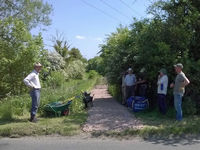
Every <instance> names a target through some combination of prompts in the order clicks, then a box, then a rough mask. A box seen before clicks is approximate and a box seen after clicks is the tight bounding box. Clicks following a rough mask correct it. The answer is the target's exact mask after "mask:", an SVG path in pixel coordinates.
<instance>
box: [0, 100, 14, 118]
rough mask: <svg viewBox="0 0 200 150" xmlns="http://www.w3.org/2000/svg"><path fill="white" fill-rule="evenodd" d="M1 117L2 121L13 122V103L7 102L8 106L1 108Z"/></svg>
mask: <svg viewBox="0 0 200 150" xmlns="http://www.w3.org/2000/svg"><path fill="white" fill-rule="evenodd" d="M0 114H1V115H0V116H1V119H2V120H12V119H13V110H12V103H11V101H10V100H9V101H7V102H6V104H4V105H3V106H1V107H0Z"/></svg>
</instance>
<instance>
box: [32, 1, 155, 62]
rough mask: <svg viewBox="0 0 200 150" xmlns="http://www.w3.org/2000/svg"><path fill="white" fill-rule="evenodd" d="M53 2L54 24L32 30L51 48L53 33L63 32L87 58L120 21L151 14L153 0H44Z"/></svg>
mask: <svg viewBox="0 0 200 150" xmlns="http://www.w3.org/2000/svg"><path fill="white" fill-rule="evenodd" d="M45 1H47V2H48V3H49V4H51V5H52V6H53V9H54V10H53V12H52V14H51V15H50V18H51V19H52V24H51V25H50V26H48V27H45V29H46V31H43V30H40V29H39V28H37V29H34V30H33V31H32V33H33V34H38V33H39V32H42V36H43V39H44V43H45V47H46V48H48V49H50V50H51V49H52V47H51V45H52V42H51V41H50V39H51V37H52V36H55V35H56V32H58V33H60V34H62V36H63V37H64V38H65V40H67V41H68V43H69V44H70V45H71V48H72V47H76V48H78V49H79V50H80V52H81V54H82V55H83V56H84V57H85V58H87V59H90V58H93V57H95V56H97V53H98V52H99V51H100V48H99V44H103V43H104V42H105V39H106V37H107V35H109V34H110V33H112V32H115V31H116V28H117V27H119V25H120V24H122V25H123V26H128V25H130V24H131V23H132V22H133V19H132V18H133V17H135V18H137V19H142V18H146V17H148V15H147V14H146V8H147V7H148V6H149V5H150V4H151V1H152V0H45Z"/></svg>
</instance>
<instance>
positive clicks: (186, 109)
mask: <svg viewBox="0 0 200 150" xmlns="http://www.w3.org/2000/svg"><path fill="white" fill-rule="evenodd" d="M182 105H183V113H184V114H185V115H194V114H196V113H197V108H196V103H195V101H193V100H192V99H191V98H190V97H185V98H184V101H183V104H182Z"/></svg>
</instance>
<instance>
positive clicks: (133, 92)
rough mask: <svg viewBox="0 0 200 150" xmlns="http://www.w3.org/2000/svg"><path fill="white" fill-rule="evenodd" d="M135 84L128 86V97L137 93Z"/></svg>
mask: <svg viewBox="0 0 200 150" xmlns="http://www.w3.org/2000/svg"><path fill="white" fill-rule="evenodd" d="M134 90H135V86H134V85H133V86H126V99H128V98H129V97H131V96H134V95H135V91H134Z"/></svg>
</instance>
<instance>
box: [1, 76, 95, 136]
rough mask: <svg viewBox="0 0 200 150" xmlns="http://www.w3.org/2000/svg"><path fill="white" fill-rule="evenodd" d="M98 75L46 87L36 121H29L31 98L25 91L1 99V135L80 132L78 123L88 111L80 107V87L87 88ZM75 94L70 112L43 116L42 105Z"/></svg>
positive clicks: (72, 133)
mask: <svg viewBox="0 0 200 150" xmlns="http://www.w3.org/2000/svg"><path fill="white" fill-rule="evenodd" d="M98 78H99V77H97V78H93V79H84V80H73V81H69V82H66V83H63V85H62V86H61V87H58V88H55V89H52V88H51V87H46V88H43V89H42V92H41V102H40V107H39V110H38V116H39V119H40V120H39V122H38V123H36V124H35V123H31V122H29V121H28V119H29V117H30V114H29V109H30V106H31V99H30V96H29V95H28V94H25V95H21V96H13V97H7V98H6V99H4V100H3V101H0V103H1V104H0V117H1V118H0V136H4V137H18V136H33V135H52V134H59V135H64V136H69V135H75V134H79V133H80V132H82V131H81V126H82V125H83V124H84V122H85V121H86V119H87V112H86V111H85V110H84V109H83V106H84V105H83V103H82V99H81V96H80V95H81V92H82V91H90V90H91V89H92V88H93V87H94V85H95V84H96V82H97V79H98ZM74 96H79V97H76V98H75V99H74V100H73V102H72V105H71V106H70V115H68V116H62V117H45V113H44V112H43V107H44V105H45V104H48V103H50V102H54V101H61V102H67V101H68V100H70V98H71V97H74Z"/></svg>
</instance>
